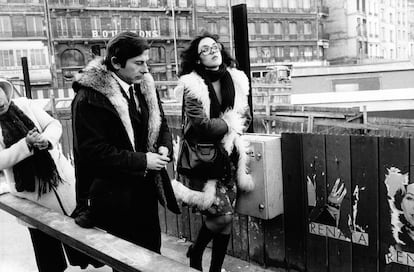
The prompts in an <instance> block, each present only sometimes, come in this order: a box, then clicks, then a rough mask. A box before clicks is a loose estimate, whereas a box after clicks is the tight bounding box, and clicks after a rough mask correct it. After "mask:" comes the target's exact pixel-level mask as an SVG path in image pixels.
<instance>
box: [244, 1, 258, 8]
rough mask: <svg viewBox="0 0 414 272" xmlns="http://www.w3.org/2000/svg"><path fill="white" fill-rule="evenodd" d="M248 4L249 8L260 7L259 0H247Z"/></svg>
mask: <svg viewBox="0 0 414 272" xmlns="http://www.w3.org/2000/svg"><path fill="white" fill-rule="evenodd" d="M246 4H247V7H249V8H258V7H259V1H257V0H247V1H246Z"/></svg>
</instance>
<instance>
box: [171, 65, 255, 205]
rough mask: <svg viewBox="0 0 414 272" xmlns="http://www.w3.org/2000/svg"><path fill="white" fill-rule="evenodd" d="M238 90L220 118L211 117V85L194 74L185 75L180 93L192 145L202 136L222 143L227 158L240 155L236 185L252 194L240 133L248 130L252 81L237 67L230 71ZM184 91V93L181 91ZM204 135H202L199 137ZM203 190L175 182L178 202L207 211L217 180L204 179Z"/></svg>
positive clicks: (251, 183) (252, 185)
mask: <svg viewBox="0 0 414 272" xmlns="http://www.w3.org/2000/svg"><path fill="white" fill-rule="evenodd" d="M227 71H228V72H229V74H230V76H231V78H232V80H233V84H234V89H235V98H234V106H233V108H231V109H229V110H227V111H226V112H224V113H223V115H222V116H220V118H210V106H211V101H210V97H209V92H208V86H207V85H206V83H205V82H204V79H203V78H202V77H201V76H200V75H198V74H197V73H196V72H195V71H193V72H192V73H190V74H186V75H183V76H182V77H181V78H180V80H179V85H178V88H177V90H176V91H177V92H181V91H182V92H183V96H184V100H183V101H184V114H185V115H186V117H187V119H188V120H189V124H190V127H189V129H188V130H187V132H188V134H186V137H187V139H188V140H189V141H190V142H193V143H197V141H198V140H199V139H200V137H203V139H202V140H204V141H207V142H214V141H217V142H219V143H220V144H221V145H222V146H223V148H224V149H225V150H226V151H227V153H228V155H230V154H232V152H233V151H236V152H237V153H238V162H237V185H238V188H239V189H241V190H242V191H251V190H253V188H254V182H253V180H252V177H251V175H250V174H249V173H248V170H247V169H248V167H247V164H248V156H247V154H246V152H247V148H248V143H246V142H245V141H244V140H243V138H242V137H240V136H241V134H242V133H243V132H244V131H245V130H246V129H247V126H248V124H249V122H250V112H249V106H248V102H247V97H248V94H249V80H248V78H247V76H246V75H245V74H244V73H243V72H242V71H240V70H238V69H236V68H227ZM180 88H181V90H180ZM200 135H201V136H200ZM203 183H204V185H203V186H202V188H201V190H197V189H195V187H200V186H192V185H191V184H190V188H189V187H187V186H185V185H184V184H182V183H180V182H178V181H173V188H174V192H175V195H176V197H177V199H179V200H181V201H183V202H185V203H187V204H190V205H195V206H197V207H199V208H200V209H201V210H204V209H206V208H208V207H210V206H211V204H212V203H213V202H214V201H215V197H216V187H217V180H216V179H205V180H204V182H203Z"/></svg>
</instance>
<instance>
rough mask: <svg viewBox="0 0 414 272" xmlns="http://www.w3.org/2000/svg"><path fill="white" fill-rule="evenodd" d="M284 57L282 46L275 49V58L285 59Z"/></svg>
mask: <svg viewBox="0 0 414 272" xmlns="http://www.w3.org/2000/svg"><path fill="white" fill-rule="evenodd" d="M283 55H284V51H283V47H281V46H277V47H275V57H276V58H283Z"/></svg>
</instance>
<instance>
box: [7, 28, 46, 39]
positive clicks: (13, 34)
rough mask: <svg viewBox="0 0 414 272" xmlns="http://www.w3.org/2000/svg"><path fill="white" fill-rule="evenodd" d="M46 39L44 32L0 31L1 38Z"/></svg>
mask: <svg viewBox="0 0 414 272" xmlns="http://www.w3.org/2000/svg"><path fill="white" fill-rule="evenodd" d="M20 37H21V38H46V33H45V32H44V31H23V30H20V31H15V30H13V31H0V39H1V38H3V39H4V38H20Z"/></svg>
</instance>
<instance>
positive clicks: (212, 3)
mask: <svg viewBox="0 0 414 272" xmlns="http://www.w3.org/2000/svg"><path fill="white" fill-rule="evenodd" d="M206 6H207V7H208V8H215V7H216V1H215V0H214V1H212V0H208V1H206Z"/></svg>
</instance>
